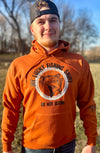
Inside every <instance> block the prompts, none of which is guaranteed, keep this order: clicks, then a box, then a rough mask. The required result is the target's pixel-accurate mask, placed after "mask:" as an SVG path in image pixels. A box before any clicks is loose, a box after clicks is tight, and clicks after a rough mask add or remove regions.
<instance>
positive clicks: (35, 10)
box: [30, 0, 60, 23]
mask: <svg viewBox="0 0 100 153" xmlns="http://www.w3.org/2000/svg"><path fill="white" fill-rule="evenodd" d="M40 2H46V3H47V4H48V7H49V9H47V10H42V11H40V10H39V3H40ZM44 14H55V15H57V16H58V18H59V19H60V16H59V13H58V9H57V6H56V5H55V4H54V3H53V2H52V1H50V0H36V1H35V3H34V4H33V5H32V6H31V9H30V19H31V23H32V22H33V21H34V20H35V19H36V18H37V17H40V16H42V15H44Z"/></svg>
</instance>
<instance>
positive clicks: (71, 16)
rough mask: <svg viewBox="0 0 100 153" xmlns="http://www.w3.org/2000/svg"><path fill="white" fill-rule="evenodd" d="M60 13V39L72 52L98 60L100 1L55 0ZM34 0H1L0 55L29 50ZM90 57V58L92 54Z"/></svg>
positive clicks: (99, 48)
mask: <svg viewBox="0 0 100 153" xmlns="http://www.w3.org/2000/svg"><path fill="white" fill-rule="evenodd" d="M53 1H54V2H55V3H56V5H57V6H58V9H59V12H60V16H61V33H60V39H64V40H66V41H69V42H70V44H71V47H70V51H72V52H78V53H80V54H82V55H83V56H89V57H88V58H89V60H99V59H100V55H99V50H100V19H99V14H100V9H99V6H100V1H99V0H88V1H87V0H84V1H81V0H77V1H75V0H70V1H69V0H61V1H59V0H53ZM33 3H34V0H0V54H3V53H11V52H13V53H21V54H26V53H28V52H29V51H30V46H31V41H32V40H33V39H34V38H33V36H32V35H31V32H30V6H31V5H32V4H33ZM90 56H91V57H90Z"/></svg>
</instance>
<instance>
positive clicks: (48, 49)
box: [38, 42, 58, 53]
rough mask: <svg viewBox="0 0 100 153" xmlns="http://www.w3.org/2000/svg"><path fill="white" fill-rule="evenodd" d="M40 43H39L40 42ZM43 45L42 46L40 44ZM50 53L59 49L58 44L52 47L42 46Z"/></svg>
mask: <svg viewBox="0 0 100 153" xmlns="http://www.w3.org/2000/svg"><path fill="white" fill-rule="evenodd" d="M38 43H39V42H38ZM39 44H40V43H39ZM40 45H41V44H40ZM41 46H42V47H43V48H44V49H45V50H46V51H47V52H48V53H50V52H51V51H52V50H54V49H56V48H57V47H58V43H57V44H56V45H54V46H52V47H49V46H43V45H41Z"/></svg>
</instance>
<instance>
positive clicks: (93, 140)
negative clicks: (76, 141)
mask: <svg viewBox="0 0 100 153" xmlns="http://www.w3.org/2000/svg"><path fill="white" fill-rule="evenodd" d="M87 144H88V145H90V146H95V145H96V137H89V138H88V141H87Z"/></svg>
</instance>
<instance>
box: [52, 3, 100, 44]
mask: <svg viewBox="0 0 100 153" xmlns="http://www.w3.org/2000/svg"><path fill="white" fill-rule="evenodd" d="M64 1H65V3H66V4H70V5H71V6H72V7H74V9H75V11H76V13H77V12H78V10H79V9H84V8H86V9H88V10H89V11H90V13H92V19H91V20H92V22H93V23H94V24H95V26H96V27H97V30H98V33H99V36H100V0H64ZM55 3H56V1H55ZM96 44H97V45H98V46H100V37H99V38H98V40H97V43H96ZM93 46H94V45H93Z"/></svg>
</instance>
